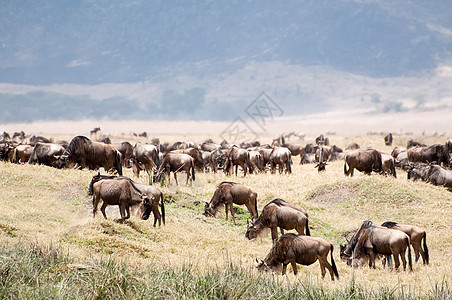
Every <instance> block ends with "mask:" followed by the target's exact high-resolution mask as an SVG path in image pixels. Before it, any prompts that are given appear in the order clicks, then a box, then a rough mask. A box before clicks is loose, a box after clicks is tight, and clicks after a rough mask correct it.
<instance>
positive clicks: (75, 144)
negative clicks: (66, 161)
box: [63, 135, 92, 155]
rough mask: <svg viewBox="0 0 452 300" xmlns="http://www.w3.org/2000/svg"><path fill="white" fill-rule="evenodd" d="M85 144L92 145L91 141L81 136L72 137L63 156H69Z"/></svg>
mask: <svg viewBox="0 0 452 300" xmlns="http://www.w3.org/2000/svg"><path fill="white" fill-rule="evenodd" d="M85 143H88V144H92V141H91V140H90V139H89V138H87V137H86V136H83V135H78V136H76V137H74V138H73V139H72V140H71V142H70V143H69V145H68V146H67V148H66V150H65V151H64V153H63V155H71V154H72V153H73V151H74V150H76V149H77V148H80V147H81V146H82V145H83V144H85Z"/></svg>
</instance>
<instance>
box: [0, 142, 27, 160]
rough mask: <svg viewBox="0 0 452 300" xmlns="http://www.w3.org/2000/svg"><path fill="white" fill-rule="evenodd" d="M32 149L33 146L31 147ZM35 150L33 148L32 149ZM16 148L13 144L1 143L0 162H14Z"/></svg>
mask: <svg viewBox="0 0 452 300" xmlns="http://www.w3.org/2000/svg"><path fill="white" fill-rule="evenodd" d="M30 147H31V146H30ZM32 149H33V147H32ZM13 158H14V146H13V143H12V142H9V141H8V142H1V143H0V161H13Z"/></svg>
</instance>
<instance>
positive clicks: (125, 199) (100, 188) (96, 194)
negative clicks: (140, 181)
mask: <svg viewBox="0 0 452 300" xmlns="http://www.w3.org/2000/svg"><path fill="white" fill-rule="evenodd" d="M100 200H102V201H103V203H102V206H101V208H100V210H101V212H102V214H103V216H104V218H105V219H106V218H107V215H106V213H105V209H106V207H107V206H108V205H118V206H119V212H120V214H121V221H124V220H125V219H128V218H130V210H129V209H130V207H131V206H134V205H139V204H142V205H143V206H144V207H145V209H144V213H143V215H141V218H142V219H143V220H147V219H148V218H149V215H150V212H151V211H152V207H151V199H149V197H148V196H145V195H143V193H141V191H140V190H139V189H138V188H137V187H136V186H135V185H134V184H133V183H132V182H131V181H129V180H115V179H103V180H100V181H98V182H95V183H94V184H93V217H96V212H97V206H98V204H99V202H100Z"/></svg>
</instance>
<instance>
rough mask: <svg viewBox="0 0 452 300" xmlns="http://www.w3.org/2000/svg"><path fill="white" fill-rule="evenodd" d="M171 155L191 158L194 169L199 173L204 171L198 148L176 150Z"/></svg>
mask: <svg viewBox="0 0 452 300" xmlns="http://www.w3.org/2000/svg"><path fill="white" fill-rule="evenodd" d="M171 152H172V153H185V154H188V155H190V156H191V157H193V162H194V164H195V167H196V168H197V169H198V170H199V171H203V170H204V162H203V159H202V153H201V151H200V150H199V149H198V148H185V149H176V150H172V151H171Z"/></svg>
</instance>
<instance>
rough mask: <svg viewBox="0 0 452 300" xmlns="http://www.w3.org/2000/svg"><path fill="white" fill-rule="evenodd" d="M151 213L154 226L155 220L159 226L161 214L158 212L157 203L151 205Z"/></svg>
mask: <svg viewBox="0 0 452 300" xmlns="http://www.w3.org/2000/svg"><path fill="white" fill-rule="evenodd" d="M152 213H153V214H154V227H155V224H157V221H158V222H159V226H161V225H162V215H161V214H160V212H159V208H158V205H156V206H154V205H153V208H152Z"/></svg>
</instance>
